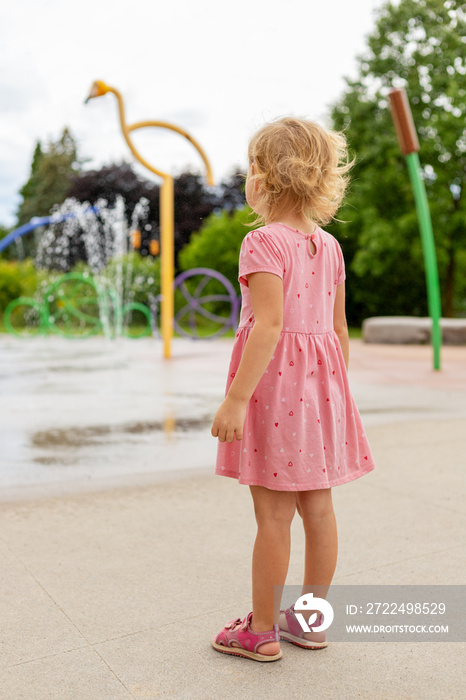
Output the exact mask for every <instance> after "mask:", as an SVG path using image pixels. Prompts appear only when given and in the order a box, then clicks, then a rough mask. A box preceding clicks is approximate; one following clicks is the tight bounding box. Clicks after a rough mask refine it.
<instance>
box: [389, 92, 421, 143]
mask: <svg viewBox="0 0 466 700" xmlns="http://www.w3.org/2000/svg"><path fill="white" fill-rule="evenodd" d="M388 96H389V98H390V108H391V110H392V117H393V122H394V124H395V129H396V135H397V136H398V143H399V144H400V149H401V152H402V154H403V155H404V156H407V155H409V154H410V153H417V151H419V141H418V138H417V134H416V128H415V126H414V121H413V115H412V114H411V108H410V106H409V102H408V97H407V95H406V90H405V89H404V88H393V90H390V92H389V95H388Z"/></svg>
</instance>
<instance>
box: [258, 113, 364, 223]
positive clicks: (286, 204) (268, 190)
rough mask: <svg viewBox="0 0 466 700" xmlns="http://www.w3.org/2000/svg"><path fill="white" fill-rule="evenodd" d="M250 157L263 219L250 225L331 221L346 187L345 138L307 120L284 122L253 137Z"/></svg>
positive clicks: (291, 118) (273, 125)
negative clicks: (282, 218) (287, 214)
mask: <svg viewBox="0 0 466 700" xmlns="http://www.w3.org/2000/svg"><path fill="white" fill-rule="evenodd" d="M248 157H249V163H250V165H252V164H254V165H255V168H254V170H255V172H254V174H253V175H252V176H251V177H250V179H251V181H252V182H254V181H255V182H257V184H258V186H259V190H258V198H259V202H260V205H261V206H260V208H261V210H262V212H263V213H261V214H259V215H258V217H257V219H256V220H255V221H254V222H253V223H254V224H258V223H259V222H264V221H265V219H266V218H267V219H268V220H269V221H274V220H275V219H276V217H277V216H278V215H280V214H282V213H283V211H293V212H294V213H296V214H302V215H304V216H306V217H308V218H309V219H311V220H312V221H313V222H315V223H316V224H327V223H328V222H329V221H331V220H332V219H334V218H335V214H336V212H337V210H338V208H339V206H340V204H341V202H342V199H343V196H344V194H345V190H346V188H347V186H348V183H349V177H348V176H347V173H348V171H349V170H350V169H351V168H352V166H353V165H354V160H353V161H349V156H348V147H347V143H346V138H345V137H344V135H343V134H342V133H341V132H336V131H331V130H327V129H324V128H323V127H322V126H320V125H319V124H316V123H315V122H311V121H308V120H307V119H298V118H294V117H283V118H281V119H277V120H275V121H273V122H270V123H268V124H265V126H263V127H262V128H261V129H259V131H258V132H257V133H256V134H255V135H254V136H253V137H252V139H251V141H250V143H249V148H248Z"/></svg>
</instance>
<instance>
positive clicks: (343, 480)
mask: <svg viewBox="0 0 466 700" xmlns="http://www.w3.org/2000/svg"><path fill="white" fill-rule="evenodd" d="M374 469H375V462H370V464H366V465H364V467H362V468H361V469H359V470H358V471H357V472H352V473H351V474H349V475H348V474H347V475H346V476H342V477H340V479H334V480H333V481H331V482H329V481H328V480H327V481H325V482H324V481H316V482H314V483H312V484H310V485H307V486H306V487H305V488H300V487H299V485H297V486H295V487H293V486H291V485H290V484H289V483H287V484H277V485H276V488H273V487H272V486H271V485H270V483H269V482H267V483H265V482H264V481H262V480H260V479H259V480H256V481H249V480H247V479H244V478H241V476H238V474H237V473H235V472H233V471H228V470H227V469H225V470H222V471H220V470H219V471H217V470H215V475H216V476H228V477H230V478H231V479H237V480H238V483H240V484H243V485H245V486H264V487H265V488H266V489H270V490H271V491H315V490H317V489H328V488H333V487H334V486H341V485H342V484H347V483H348V482H350V481H354V480H355V479H358V478H359V477H361V476H364V475H365V474H369V473H370V472H371V471H373V470H374Z"/></svg>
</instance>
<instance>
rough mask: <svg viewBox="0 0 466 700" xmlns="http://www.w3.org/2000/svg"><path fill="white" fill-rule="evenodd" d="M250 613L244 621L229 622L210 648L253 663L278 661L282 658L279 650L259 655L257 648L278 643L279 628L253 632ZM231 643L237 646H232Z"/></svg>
mask: <svg viewBox="0 0 466 700" xmlns="http://www.w3.org/2000/svg"><path fill="white" fill-rule="evenodd" d="M251 619H252V612H250V613H249V615H247V616H246V617H245V618H244V620H241V619H240V618H239V617H238V618H237V619H236V620H231V622H229V623H228V624H227V625H225V627H224V628H223V629H222V631H221V632H219V633H218V634H216V635H215V636H214V638H213V639H212V646H213V647H214V649H216V650H217V651H221V652H223V653H224V654H233V655H234V656H244V657H245V658H246V659H254V661H278V659H281V658H282V652H281V650H280V651H279V652H278V654H273V655H272V654H259V653H258V651H257V650H258V648H259V647H260V646H261V645H262V644H264V643H265V642H279V641H280V628H279V626H278V625H274V626H273V630H270V631H268V632H253V631H252V629H251V628H250V626H249V625H250V623H251ZM233 642H235V643H236V644H238V645H239V646H234V645H233Z"/></svg>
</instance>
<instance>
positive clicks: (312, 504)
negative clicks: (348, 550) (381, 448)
mask: <svg viewBox="0 0 466 700" xmlns="http://www.w3.org/2000/svg"><path fill="white" fill-rule="evenodd" d="M296 500H297V510H298V513H299V514H300V516H301V517H302V519H303V526H304V533H305V537H306V551H305V562H304V582H303V588H302V595H304V594H305V593H313V594H314V596H315V597H318V598H325V597H326V595H327V592H328V589H329V588H330V584H331V582H332V579H333V575H334V573H335V569H336V565H337V556H338V534H337V523H336V519H335V513H334V511H333V502H332V489H331V488H328V489H317V490H314V491H298V492H297V494H296ZM311 612H317V614H320V611H319V610H309V611H308V613H307V616H306V617H307V619H308V616H309V615H310V613H311ZM304 636H305V637H310V638H311V637H312V633H311V634H305V635H304Z"/></svg>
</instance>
